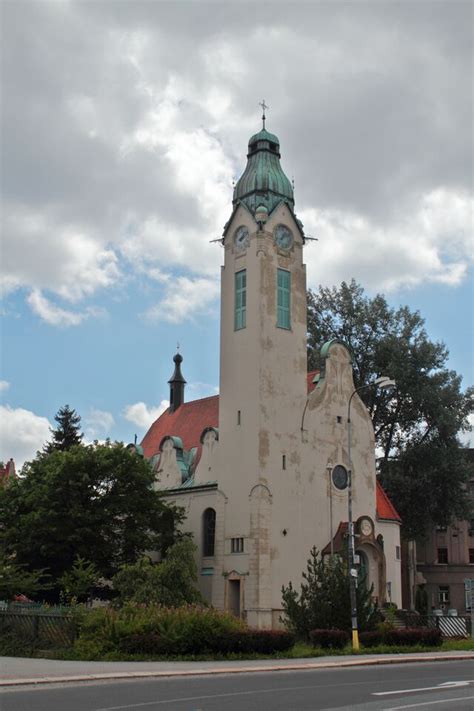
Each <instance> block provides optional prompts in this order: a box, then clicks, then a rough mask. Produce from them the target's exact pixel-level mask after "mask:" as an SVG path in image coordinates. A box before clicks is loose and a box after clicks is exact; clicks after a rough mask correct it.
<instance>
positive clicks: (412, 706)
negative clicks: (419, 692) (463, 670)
mask: <svg viewBox="0 0 474 711" xmlns="http://www.w3.org/2000/svg"><path fill="white" fill-rule="evenodd" d="M471 699H474V696H458V697H457V698H455V699H441V700H439V701H423V703H421V704H408V706H393V707H392V708H390V709H384V711H402V709H417V708H419V707H420V706H434V705H435V704H448V703H451V701H470V700H471Z"/></svg>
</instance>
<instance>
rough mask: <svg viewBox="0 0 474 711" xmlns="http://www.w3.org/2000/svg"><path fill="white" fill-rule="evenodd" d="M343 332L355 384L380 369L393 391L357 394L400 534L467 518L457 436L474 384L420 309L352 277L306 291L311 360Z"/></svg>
mask: <svg viewBox="0 0 474 711" xmlns="http://www.w3.org/2000/svg"><path fill="white" fill-rule="evenodd" d="M332 338H338V339H340V340H341V341H343V342H344V343H345V344H346V345H347V346H348V348H349V350H350V352H351V356H352V364H353V368H354V383H355V386H356V387H360V386H361V385H366V384H367V383H370V382H372V381H373V380H375V378H376V377H378V376H380V375H386V376H389V377H390V378H393V379H394V380H395V381H396V385H397V387H396V391H395V392H387V391H381V390H379V389H377V388H375V387H373V388H366V389H364V390H362V391H361V392H360V396H361V398H362V399H363V400H364V402H365V404H366V406H367V408H368V410H369V412H370V414H371V417H372V421H373V424H374V430H375V437H376V442H377V446H378V449H379V451H380V452H381V455H382V456H381V458H380V459H379V468H380V474H381V480H382V484H383V486H384V487H385V489H386V490H387V492H388V494H389V495H390V498H391V499H392V500H393V503H394V504H395V506H396V508H397V509H398V511H399V513H400V515H401V517H402V521H403V528H402V531H403V534H404V535H405V536H407V537H409V538H414V537H417V536H420V535H423V533H424V531H425V530H426V527H427V526H429V525H432V524H436V525H447V524H448V523H449V522H450V521H452V520H454V519H457V518H469V516H470V506H469V501H468V497H466V495H465V489H464V485H465V482H466V481H467V480H468V479H469V477H470V476H472V467H471V466H470V465H469V463H468V459H467V452H466V450H464V449H462V447H461V445H460V443H459V441H458V439H457V436H458V433H459V432H462V431H465V430H468V429H469V422H468V415H469V414H470V413H471V412H472V411H473V404H474V389H473V388H472V387H471V388H467V389H466V390H465V391H464V392H463V391H462V389H461V380H462V379H461V377H460V376H459V375H458V374H457V373H456V372H454V371H453V370H450V369H449V368H448V367H447V360H448V356H449V352H448V350H447V348H446V346H445V345H444V344H443V343H434V342H432V341H431V340H430V339H429V338H428V335H427V333H426V330H425V328H424V320H423V319H422V317H421V316H420V314H419V313H418V312H412V311H410V309H409V308H408V307H406V306H405V307H401V308H399V309H393V308H391V307H389V305H388V304H387V301H386V300H385V297H384V296H383V295H381V294H377V295H376V296H375V297H374V298H372V299H370V298H368V297H367V296H365V293H364V289H363V288H362V287H361V286H360V284H357V283H356V282H355V281H354V280H352V281H351V283H350V284H347V283H345V282H343V283H342V284H341V286H340V287H339V288H335V287H333V288H331V289H330V288H323V287H321V288H320V289H319V291H318V292H312V291H310V292H309V293H308V364H309V368H310V369H313V368H314V369H317V368H319V367H320V360H319V358H320V356H319V352H320V348H321V346H322V344H323V343H324V342H325V341H328V340H330V339H332Z"/></svg>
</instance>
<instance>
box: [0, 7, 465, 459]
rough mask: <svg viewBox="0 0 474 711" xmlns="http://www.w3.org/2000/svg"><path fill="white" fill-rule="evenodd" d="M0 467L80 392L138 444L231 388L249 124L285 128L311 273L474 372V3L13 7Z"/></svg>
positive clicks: (6, 96) (85, 406) (34, 444)
mask: <svg viewBox="0 0 474 711" xmlns="http://www.w3.org/2000/svg"><path fill="white" fill-rule="evenodd" d="M1 12H2V26H3V29H2V38H1V39H2V77H1V92H2V103H3V107H4V108H3V111H4V118H3V123H2V148H1V184H2V210H1V213H2V214H1V218H2V252H1V280H2V295H3V306H2V327H1V328H2V330H1V341H2V360H1V374H0V394H1V397H2V405H1V412H0V415H1V417H0V459H2V460H4V461H5V460H8V459H9V458H10V457H13V458H14V459H15V461H16V463H17V466H21V465H22V463H23V462H24V461H25V459H29V458H31V457H33V456H34V454H35V452H36V450H37V449H40V448H41V447H42V445H43V443H44V442H45V441H46V440H47V439H48V437H49V427H50V426H51V425H52V424H54V415H55V413H56V412H57V410H58V409H59V408H60V407H61V406H62V405H64V404H65V403H68V404H69V405H70V406H71V407H73V408H75V409H76V410H77V412H78V413H79V414H80V415H81V417H82V425H83V429H84V432H85V436H86V439H87V441H92V440H94V439H99V440H103V439H104V438H106V437H110V438H112V439H118V440H123V441H125V442H130V441H133V439H134V436H135V434H136V435H137V436H138V439H139V440H140V439H141V438H142V437H143V435H144V434H145V432H146V430H147V428H148V426H149V425H150V424H151V423H152V421H153V420H154V419H155V418H156V417H157V416H158V415H159V414H160V412H162V411H163V409H164V408H166V406H167V404H168V403H167V399H168V396H169V386H168V384H167V381H168V379H169V378H170V376H171V374H172V372H173V363H172V357H173V355H174V353H175V352H176V347H177V343H178V342H179V344H180V350H181V353H182V355H183V358H184V362H183V365H182V369H183V373H184V376H185V378H186V380H187V382H188V385H187V387H186V399H187V400H191V399H195V398H199V397H205V396H207V395H212V394H215V393H216V392H217V391H218V382H219V278H220V266H221V264H222V260H223V253H222V248H221V246H220V245H219V243H217V242H212V240H216V239H218V238H220V237H221V235H222V228H223V225H224V223H225V222H226V221H227V219H228V217H229V216H230V213H231V200H232V184H233V181H234V180H237V179H238V178H239V176H240V175H241V173H242V172H243V170H244V168H245V164H246V149H247V142H248V139H249V137H250V136H251V135H252V134H253V133H255V132H256V131H258V130H259V129H260V127H261V121H260V115H261V109H260V107H259V102H261V101H262V99H265V100H266V102H267V104H268V105H269V109H268V111H267V128H268V130H270V131H272V132H274V133H276V134H277V135H278V136H279V138H280V145H281V153H282V166H283V168H284V170H285V172H286V174H287V175H288V177H290V178H293V179H294V182H295V201H296V205H295V208H296V212H297V215H298V217H299V218H300V219H301V220H302V221H303V223H304V225H305V231H306V234H307V235H311V236H314V237H318V240H319V241H317V242H309V243H308V244H307V246H306V247H305V261H306V263H307V269H308V286H309V287H311V288H313V289H317V288H318V285H320V284H322V285H324V286H333V285H339V284H340V283H341V282H342V281H343V280H344V281H349V280H350V279H351V278H355V279H356V280H357V281H358V282H360V283H361V284H362V285H363V286H364V288H365V289H366V292H367V294H368V295H369V296H372V295H374V294H376V293H383V294H385V296H386V298H387V300H388V302H389V303H390V304H391V305H392V306H394V307H398V306H399V305H408V306H409V307H410V308H411V309H412V310H419V311H420V313H421V314H422V316H423V317H424V318H425V320H426V329H427V331H428V334H429V336H430V337H431V338H432V339H433V340H436V341H443V342H445V343H446V345H447V346H448V348H449V351H450V359H449V366H450V367H451V368H453V369H454V370H456V371H457V372H459V373H460V374H462V376H463V384H464V386H468V385H470V384H472V383H473V381H474V378H473V367H472V363H473V359H472V354H473V338H472V316H473V313H472V308H473V306H472V305H473V296H474V294H473V265H472V256H473V249H472V246H473V242H472V234H473V204H474V201H473V154H472V143H473V142H472V138H473V135H472V133H473V131H472V126H473V88H472V87H473V46H472V43H473V40H472V24H473V23H472V21H473V17H472V14H473V4H472V3H471V2H464V1H462V0H449V1H446V2H444V1H443V0H436V1H435V2H432V1H431V0H422V1H421V2H418V1H417V0H412V1H411V2H406V1H404V0H399V1H398V2H387V1H383V0H381V1H380V2H374V1H373V2H359V1H357V0H354V1H352V2H338V1H337V0H331V2H297V1H295V2H291V3H287V2H278V1H275V0H274V1H273V2H263V1H261V2H244V1H239V2H238V3H236V2H225V1H221V2H209V1H206V0H199V2H198V1H196V2H180V1H179V0H174V1H173V2H158V1H157V2H152V1H150V0H149V1H147V2H142V1H141V0H133V1H132V0H115V1H114V0H108V1H107V2H100V0H95V1H91V0H89V1H88V2H86V1H81V2H79V1H76V2H74V1H70V0H69V1H67V0H57V1H55V2H46V1H43V0H34V1H31V2H29V1H27V0H14V1H13V0H3V2H2V3H1Z"/></svg>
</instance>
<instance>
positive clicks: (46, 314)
mask: <svg viewBox="0 0 474 711" xmlns="http://www.w3.org/2000/svg"><path fill="white" fill-rule="evenodd" d="M27 301H28V303H29V305H30V306H31V309H32V311H33V312H34V313H35V314H36V315H37V316H39V317H40V318H41V319H43V321H46V323H48V324H49V325H50V326H66V327H67V326H78V325H79V324H80V323H82V322H83V321H84V319H86V318H88V317H89V316H91V315H92V314H93V313H96V312H95V311H94V310H92V311H91V310H88V311H85V312H82V313H79V312H77V311H67V310H66V309H62V308H60V307H59V306H56V305H55V304H53V303H52V302H51V301H49V300H48V299H47V298H46V297H45V296H43V294H42V293H41V292H40V291H38V290H36V289H35V290H34V291H32V292H31V294H30V295H29V296H28V298H27Z"/></svg>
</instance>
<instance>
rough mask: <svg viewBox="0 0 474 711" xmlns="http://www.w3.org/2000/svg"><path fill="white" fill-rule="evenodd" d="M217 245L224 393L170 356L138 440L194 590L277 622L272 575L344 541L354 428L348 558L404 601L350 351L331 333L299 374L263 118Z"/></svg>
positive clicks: (266, 623)
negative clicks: (202, 389) (316, 368)
mask: <svg viewBox="0 0 474 711" xmlns="http://www.w3.org/2000/svg"><path fill="white" fill-rule="evenodd" d="M222 244H223V247H224V266H223V267H222V275H221V330H220V391H219V392H220V394H219V395H215V396H213V397H207V398H203V399H200V400H194V401H192V402H185V399H184V389H185V382H186V381H185V379H184V377H183V374H182V372H181V367H182V360H183V358H182V356H181V354H179V353H178V354H176V355H175V357H174V364H175V370H174V373H173V375H172V376H171V379H170V381H169V384H170V406H169V408H168V410H166V411H165V412H164V413H163V414H162V415H161V416H160V417H159V418H158V419H157V420H156V421H155V422H154V423H153V424H152V426H151V427H150V429H149V431H148V432H147V434H146V435H145V437H144V439H143V442H142V443H141V446H142V448H143V452H144V455H145V457H147V458H148V459H150V460H151V462H152V465H153V468H154V471H155V473H156V487H157V488H158V489H160V490H163V492H164V494H165V496H166V498H167V499H168V500H170V501H174V502H176V503H177V504H178V505H180V506H182V507H184V509H185V512H186V520H185V523H184V528H185V530H186V531H190V532H191V533H192V534H193V536H194V542H195V544H196V545H197V548H198V551H197V563H198V575H199V587H200V590H201V592H202V594H203V596H204V597H205V598H206V599H207V600H208V601H209V602H210V603H212V604H213V605H214V606H215V607H216V608H218V609H222V610H229V611H232V612H233V613H234V614H236V615H239V616H241V617H243V618H244V619H245V620H246V621H247V623H248V624H249V625H250V626H252V627H259V628H275V627H278V626H279V624H280V623H279V619H280V615H281V610H282V605H281V588H282V585H288V583H289V581H290V580H291V581H292V583H293V585H294V586H295V587H297V588H298V587H299V584H300V582H301V579H302V578H301V574H302V571H303V570H305V569H306V561H307V559H308V557H309V554H310V550H311V548H312V547H313V546H316V547H317V548H318V549H319V550H320V551H321V552H322V554H323V555H331V554H334V553H338V552H341V551H342V550H343V549H344V550H346V549H347V530H348V472H349V469H350V466H349V451H348V447H349V437H350V444H351V452H350V458H351V460H352V512H353V521H354V526H355V534H356V538H355V540H356V544H355V549H356V563H357V565H358V566H359V567H360V569H361V570H363V572H364V574H365V577H366V581H367V584H368V585H369V586H370V585H372V584H373V586H374V596H376V597H377V599H378V602H379V604H382V603H383V602H385V601H392V602H395V603H397V604H398V605H399V606H400V605H401V582H400V519H399V516H398V514H397V512H396V510H395V509H394V507H393V505H392V504H391V502H390V501H389V499H388V497H387V495H386V494H385V492H384V491H383V489H382V487H381V486H380V484H379V483H378V482H377V479H376V471H375V442H374V431H373V427H372V422H371V419H370V416H369V413H368V411H367V409H366V408H365V406H364V404H363V402H362V400H361V399H360V398H359V396H358V394H357V393H355V394H354V382H353V377H352V366H351V356H350V353H349V351H348V349H347V348H346V347H345V346H344V344H342V343H340V342H338V341H330V342H329V343H326V344H324V346H323V348H322V354H321V355H322V362H323V366H322V368H321V371H320V372H318V373H314V372H313V373H308V372H307V355H306V338H307V328H306V269H305V265H304V263H303V250H304V246H305V234H304V230H303V224H302V223H301V221H300V220H298V218H297V217H296V214H295V209H294V196H293V187H292V184H291V182H290V181H289V180H288V178H287V176H286V175H285V173H284V172H283V170H282V167H281V165H280V143H279V140H278V138H277V136H275V135H274V134H272V133H269V132H268V131H267V130H266V129H265V120H264V122H263V129H262V130H261V131H259V132H258V133H256V134H255V135H254V136H252V137H251V138H250V141H249V144H248V154H247V166H246V168H245V170H244V172H243V174H242V176H241V178H240V179H239V180H238V182H237V183H236V185H235V189H234V195H233V201H232V212H231V214H230V217H229V220H228V222H227V223H226V225H225V227H224V233H223V237H222ZM321 269H324V265H323V264H322V265H321ZM351 396H353V397H352V400H351V425H350V426H351V432H350V435H349V433H348V416H347V413H348V403H349V400H350V398H351Z"/></svg>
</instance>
